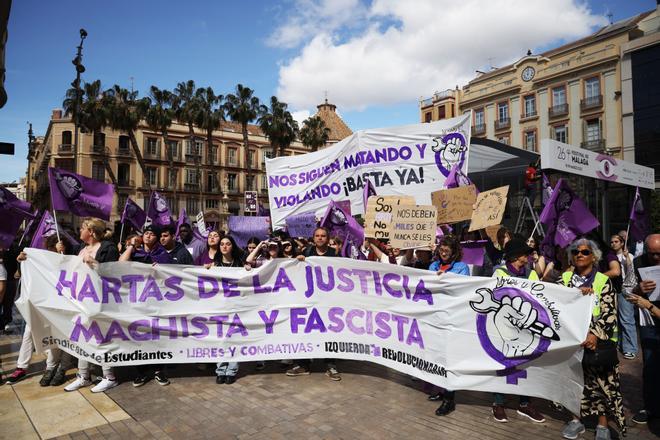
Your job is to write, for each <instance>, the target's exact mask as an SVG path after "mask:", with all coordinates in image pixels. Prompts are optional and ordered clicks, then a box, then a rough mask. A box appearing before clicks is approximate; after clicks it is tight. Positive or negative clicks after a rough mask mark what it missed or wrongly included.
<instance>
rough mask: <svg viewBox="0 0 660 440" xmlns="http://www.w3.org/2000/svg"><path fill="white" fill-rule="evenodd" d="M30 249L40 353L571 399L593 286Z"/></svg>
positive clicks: (575, 407) (29, 313) (26, 270)
mask: <svg viewBox="0 0 660 440" xmlns="http://www.w3.org/2000/svg"><path fill="white" fill-rule="evenodd" d="M27 254H28V258H27V260H26V261H25V262H23V263H22V267H21V272H22V278H21V279H22V282H21V288H22V291H21V296H20V299H19V301H17V305H18V307H19V309H20V311H21V314H22V316H23V317H24V318H25V319H26V321H27V323H28V324H29V325H30V328H31V331H32V335H33V338H34V340H35V345H36V348H37V351H39V352H42V351H43V350H44V349H46V348H48V347H50V346H57V347H60V348H62V349H63V350H65V351H67V352H69V353H72V354H74V355H75V356H76V357H79V358H81V359H86V360H89V361H91V362H93V363H97V364H102V365H107V366H112V365H136V364H155V363H195V362H202V363H208V362H226V361H236V362H244V361H256V360H274V359H296V358H344V359H355V360H364V361H370V362H375V363H379V364H381V365H385V366H387V367H390V368H393V369H395V370H397V371H400V372H402V373H404V374H409V375H412V376H415V377H418V378H420V379H422V380H425V381H427V382H430V383H433V384H435V385H438V386H441V387H444V388H449V389H453V390H461V389H470V390H481V391H491V392H500V393H506V394H518V395H530V396H538V397H542V398H544V399H547V400H550V401H555V402H561V403H562V404H563V405H564V406H566V407H567V408H568V409H569V410H570V411H571V412H574V413H577V412H578V411H579V402H580V398H581V396H582V385H583V381H582V368H581V362H580V361H581V354H582V350H581V348H580V344H581V342H582V341H583V339H584V335H585V334H586V333H587V331H588V327H589V322H590V320H591V307H592V298H590V297H589V296H583V295H582V294H581V293H580V292H579V290H577V289H568V288H566V287H562V286H558V285H555V284H547V283H542V282H533V281H529V280H522V279H517V278H511V279H496V278H480V277H467V276H461V275H455V274H451V273H447V274H445V275H443V276H442V277H438V276H436V275H435V274H433V273H431V272H429V271H427V270H419V269H412V268H408V267H403V266H397V265H390V264H382V263H377V262H369V261H356V260H351V259H347V258H319V257H310V258H307V259H306V260H305V261H298V260H295V259H276V260H274V261H272V262H269V263H268V264H265V265H263V266H261V267H259V268H257V269H253V270H252V271H246V270H245V269H243V268H222V267H213V268H211V269H208V270H207V269H205V268H203V267H196V266H178V265H164V264H159V265H156V266H152V265H150V264H142V263H131V262H124V263H122V262H116V263H104V264H100V265H99V266H98V267H97V268H92V267H90V266H88V265H87V264H84V263H83V262H82V260H81V259H80V258H79V257H77V256H66V255H58V254H55V253H52V252H46V251H42V250H38V249H27Z"/></svg>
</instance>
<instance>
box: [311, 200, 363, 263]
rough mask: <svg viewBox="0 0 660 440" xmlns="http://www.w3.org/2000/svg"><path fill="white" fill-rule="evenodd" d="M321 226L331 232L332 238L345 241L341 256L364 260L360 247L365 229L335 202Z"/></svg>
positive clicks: (326, 213)
mask: <svg viewBox="0 0 660 440" xmlns="http://www.w3.org/2000/svg"><path fill="white" fill-rule="evenodd" d="M321 226H322V227H324V228H326V229H327V230H328V231H329V232H330V236H337V237H339V238H341V239H343V240H344V246H343V247H342V250H341V256H342V257H347V258H357V259H361V260H362V259H364V258H365V257H364V255H363V254H362V252H360V246H362V243H363V242H364V228H363V227H362V226H360V224H359V223H358V222H357V221H356V220H355V219H354V218H353V217H351V215H350V214H349V213H347V212H346V211H345V210H344V209H342V207H341V206H340V205H339V204H337V203H336V202H334V201H332V200H331V201H330V206H328V209H327V211H326V212H325V215H324V216H323V220H321Z"/></svg>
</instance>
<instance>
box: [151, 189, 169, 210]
mask: <svg viewBox="0 0 660 440" xmlns="http://www.w3.org/2000/svg"><path fill="white" fill-rule="evenodd" d="M154 199H155V202H156V204H155V208H156V211H157V212H158V213H160V214H162V213H163V212H165V211H167V210H168V209H169V208H168V207H167V200H165V199H164V198H163V196H161V195H160V194H158V193H154Z"/></svg>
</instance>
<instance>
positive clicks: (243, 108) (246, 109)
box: [225, 84, 265, 182]
mask: <svg viewBox="0 0 660 440" xmlns="http://www.w3.org/2000/svg"><path fill="white" fill-rule="evenodd" d="M225 110H226V112H227V116H229V119H231V120H232V121H234V122H238V123H239V124H241V132H242V133H243V156H244V157H245V165H246V168H247V172H246V182H247V181H249V180H250V171H251V166H250V160H249V159H250V157H249V147H248V129H247V126H248V124H249V123H250V122H252V121H254V120H255V119H257V118H258V117H259V116H260V115H261V114H262V113H263V112H264V111H265V107H264V106H262V105H261V103H260V102H259V98H257V97H256V96H254V90H252V89H250V88H249V87H244V86H243V84H237V85H236V90H235V92H234V94H229V95H227V96H226V97H225Z"/></svg>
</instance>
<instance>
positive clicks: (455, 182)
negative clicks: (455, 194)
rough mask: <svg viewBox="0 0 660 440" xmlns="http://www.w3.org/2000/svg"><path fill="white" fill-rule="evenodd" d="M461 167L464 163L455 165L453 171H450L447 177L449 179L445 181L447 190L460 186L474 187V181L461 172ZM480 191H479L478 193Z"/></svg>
mask: <svg viewBox="0 0 660 440" xmlns="http://www.w3.org/2000/svg"><path fill="white" fill-rule="evenodd" d="M461 165H462V163H458V162H457V163H455V164H454V166H453V167H451V171H449V174H448V175H447V178H446V179H445V188H447V189H451V188H458V187H459V186H468V185H472V180H470V178H469V177H468V176H466V175H465V173H463V170H461ZM478 192H479V190H477V193H478Z"/></svg>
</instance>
